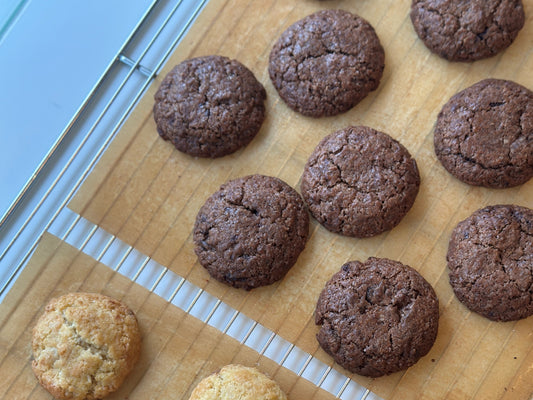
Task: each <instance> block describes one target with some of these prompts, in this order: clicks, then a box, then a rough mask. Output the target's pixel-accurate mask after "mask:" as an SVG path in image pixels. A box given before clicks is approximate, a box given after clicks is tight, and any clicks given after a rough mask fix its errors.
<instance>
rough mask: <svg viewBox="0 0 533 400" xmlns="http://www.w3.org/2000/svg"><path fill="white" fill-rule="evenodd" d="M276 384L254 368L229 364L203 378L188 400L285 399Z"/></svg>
mask: <svg viewBox="0 0 533 400" xmlns="http://www.w3.org/2000/svg"><path fill="white" fill-rule="evenodd" d="M286 399H287V396H286V395H285V393H283V391H282V390H281V389H280V387H279V386H278V384H277V383H276V382H274V381H273V380H272V379H270V378H269V377H267V376H266V375H265V374H263V373H261V372H259V371H258V370H257V369H255V368H250V367H245V366H243V365H238V364H231V365H226V366H225V367H223V368H222V369H221V370H220V371H219V372H217V373H215V374H212V375H209V376H208V377H207V378H204V379H203V380H202V381H201V382H200V383H199V384H198V386H196V388H195V389H194V390H193V392H192V393H191V397H190V398H189V400H286Z"/></svg>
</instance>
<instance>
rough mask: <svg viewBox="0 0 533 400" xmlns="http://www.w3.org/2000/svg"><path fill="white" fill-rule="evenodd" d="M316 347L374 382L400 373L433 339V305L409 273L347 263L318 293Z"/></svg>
mask: <svg viewBox="0 0 533 400" xmlns="http://www.w3.org/2000/svg"><path fill="white" fill-rule="evenodd" d="M315 323H316V324H317V325H322V326H321V328H320V331H319V332H318V334H317V339H318V342H319V343H320V346H321V347H322V348H323V349H324V350H325V351H326V352H327V353H328V354H330V355H331V356H332V357H333V359H334V360H335V361H336V362H337V363H338V364H340V365H341V366H342V367H344V368H346V369H347V370H348V371H351V372H355V373H357V374H360V375H364V376H370V377H378V376H382V375H387V374H391V373H393V372H397V371H400V370H404V369H407V368H409V367H410V366H412V365H413V364H414V363H416V362H417V361H418V360H419V359H420V358H421V357H423V356H424V355H426V354H427V353H428V352H429V350H430V349H431V347H432V346H433V343H434V342H435V338H436V337H437V330H438V323H439V302H438V299H437V296H436V294H435V291H434V290H433V288H432V287H431V285H430V284H429V283H428V282H427V281H426V280H425V279H424V278H423V277H422V276H421V275H420V274H419V273H418V272H417V271H415V270H414V269H412V268H411V267H409V266H406V265H403V264H402V263H400V262H398V261H393V260H388V259H386V258H369V259H368V260H367V261H366V262H364V263H361V262H359V261H351V262H348V263H346V264H344V265H343V266H342V268H341V270H340V271H339V272H337V273H336V274H335V275H333V277H332V278H331V279H330V280H329V281H328V282H327V283H326V285H325V287H324V289H323V290H322V292H321V293H320V296H319V298H318V303H317V306H316V312H315Z"/></svg>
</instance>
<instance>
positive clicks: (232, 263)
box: [193, 175, 309, 290]
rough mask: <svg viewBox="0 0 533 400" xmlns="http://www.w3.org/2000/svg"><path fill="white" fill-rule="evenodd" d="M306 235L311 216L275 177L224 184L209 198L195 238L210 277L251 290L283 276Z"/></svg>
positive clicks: (302, 204) (293, 193) (251, 176)
mask: <svg viewBox="0 0 533 400" xmlns="http://www.w3.org/2000/svg"><path fill="white" fill-rule="evenodd" d="M308 234H309V216H308V214H307V210H306V209H305V205H304V202H303V200H302V198H301V197H300V195H299V194H298V192H296V191H295V190H294V189H293V188H292V187H290V186H289V185H287V184H286V183H285V182H283V181H282V180H280V179H278V178H274V177H269V176H264V175H250V176H246V177H243V178H238V179H235V180H232V181H229V182H227V183H226V184H224V185H222V186H221V187H220V190H218V191H217V192H216V193H214V194H213V195H212V196H211V197H209V198H208V199H207V201H206V202H205V204H204V205H203V206H202V207H201V209H200V211H199V212H198V215H197V217H196V223H195V225H194V234H193V240H194V244H195V252H196V255H197V256H198V260H199V262H200V264H201V265H202V266H203V267H205V268H206V269H207V271H208V272H209V274H210V275H211V276H212V277H213V278H215V279H217V280H219V281H221V282H224V283H226V284H228V285H231V286H234V287H237V288H244V289H247V290H249V289H253V288H256V287H258V286H264V285H269V284H271V283H274V282H276V281H278V280H280V279H281V278H283V276H285V274H286V273H287V271H288V270H289V269H290V268H291V267H292V266H293V265H294V263H295V262H296V260H297V258H298V256H299V254H300V253H301V251H302V250H303V249H304V247H305V244H306V242H307V237H308Z"/></svg>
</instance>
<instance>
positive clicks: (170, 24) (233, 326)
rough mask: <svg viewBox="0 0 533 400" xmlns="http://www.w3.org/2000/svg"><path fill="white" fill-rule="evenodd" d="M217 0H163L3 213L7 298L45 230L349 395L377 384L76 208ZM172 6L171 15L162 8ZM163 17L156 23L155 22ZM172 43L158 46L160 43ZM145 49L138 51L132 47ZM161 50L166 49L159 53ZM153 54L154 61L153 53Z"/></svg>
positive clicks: (1, 267) (0, 228) (0, 290)
mask: <svg viewBox="0 0 533 400" xmlns="http://www.w3.org/2000/svg"><path fill="white" fill-rule="evenodd" d="M206 3H207V0H200V1H193V0H190V1H188V0H180V1H177V2H176V3H175V4H172V2H171V1H164V0H154V1H153V2H152V3H151V4H150V5H149V6H148V8H147V10H146V12H145V13H144V15H143V16H142V18H141V19H140V20H139V21H138V23H137V25H136V26H135V28H134V29H133V30H132V32H131V33H130V35H129V36H128V38H127V39H126V41H125V42H124V44H123V45H122V46H121V47H120V49H119V50H118V52H117V53H116V56H115V58H114V59H113V61H112V62H111V63H110V64H109V65H108V67H107V68H106V69H105V71H104V72H103V74H102V76H101V77H100V79H99V80H98V82H97V83H96V84H95V85H94V87H93V88H92V90H91V91H90V93H89V94H88V95H87V97H86V98H85V100H84V101H83V103H82V104H81V105H80V107H79V108H78V110H77V111H76V113H75V115H74V116H73V117H72V119H71V120H70V122H69V123H68V124H67V126H66V127H65V128H64V130H63V132H62V133H61V134H60V136H59V138H58V140H57V141H56V142H55V144H54V145H53V147H52V148H51V150H50V151H49V153H48V154H47V155H46V157H45V158H44V160H43V161H42V163H41V164H40V165H39V167H38V168H37V170H36V171H35V173H34V174H33V175H32V177H31V178H30V179H29V180H28V182H27V184H26V185H25V187H24V189H23V190H22V191H21V193H20V194H19V196H18V197H17V199H16V200H15V201H14V203H13V204H12V206H11V207H10V208H9V210H8V212H7V213H6V214H5V215H4V216H3V217H2V219H1V220H0V251H1V253H0V271H4V274H5V275H4V276H0V278H1V279H0V285H1V286H0V301H1V300H2V299H3V298H4V297H5V295H6V294H7V292H8V291H9V289H10V288H11V286H12V285H13V283H14V282H15V281H16V279H17V277H18V275H19V274H20V272H21V271H22V270H23V268H24V266H25V265H26V263H27V261H28V260H29V258H30V257H31V255H32V254H33V252H34V251H35V249H36V247H37V246H38V244H39V241H40V238H41V237H42V235H43V234H44V233H45V232H49V233H51V234H53V235H55V236H58V237H59V238H61V239H62V240H64V241H65V242H67V243H69V244H71V245H73V246H74V247H76V248H77V249H79V250H80V251H83V252H84V253H86V254H88V255H90V256H92V257H93V258H94V259H96V260H97V261H99V262H102V263H103V264H105V265H107V266H108V267H110V268H112V269H113V270H115V271H117V272H118V273H121V274H122V275H125V276H126V277H128V278H129V279H131V280H132V281H133V282H136V283H138V284H140V285H142V286H144V287H145V288H147V289H148V290H150V291H151V292H153V293H156V294H157V295H159V296H161V297H163V298H164V299H166V300H167V301H168V302H170V303H172V304H174V305H176V306H178V307H180V308H181V309H183V310H184V311H186V312H187V313H189V314H191V315H193V316H195V317H197V318H198V319H200V320H202V321H203V322H204V323H206V324H209V325H211V326H214V327H215V328H217V329H219V330H220V331H221V332H223V333H224V334H227V335H229V336H231V337H233V338H235V339H237V340H238V341H239V342H240V343H242V344H245V345H247V346H249V347H251V348H253V349H254V350H256V351H258V352H259V353H260V354H261V355H264V356H266V357H268V358H270V359H272V360H274V361H275V362H277V363H278V364H279V365H281V366H284V367H286V368H288V369H290V370H292V371H293V372H295V373H296V374H297V375H298V376H301V377H304V378H305V379H308V380H309V381H311V382H313V383H314V384H315V385H317V386H318V387H321V388H322V389H324V390H327V391H329V392H330V393H332V394H334V395H335V396H336V397H337V398H341V399H361V400H365V399H377V398H378V397H377V396H375V395H374V394H373V393H371V392H370V391H369V390H368V389H365V388H363V387H362V386H360V385H359V384H357V383H356V382H354V381H353V380H351V379H350V378H348V377H346V376H344V375H343V374H341V373H339V372H337V371H336V370H335V369H333V368H332V366H331V365H329V366H328V365H326V364H324V363H322V362H321V361H319V360H318V359H316V358H315V357H313V356H312V355H311V354H308V353H306V352H304V351H302V350H301V349H299V348H298V347H297V346H295V345H294V344H292V343H290V342H288V341H286V340H284V339H283V338H281V337H280V336H278V335H277V334H276V333H275V332H272V331H270V330H269V329H267V328H265V327H264V326H262V325H261V324H259V323H258V322H257V321H253V320H251V319H250V318H248V317H246V316H245V315H243V314H242V313H241V312H239V311H238V310H235V309H233V308H231V307H230V306H228V305H227V304H225V303H223V302H222V301H221V300H219V299H217V298H215V297H213V296H212V295H210V294H208V293H207V292H205V291H203V289H200V288H198V287H196V286H195V285H193V284H191V283H190V282H188V281H187V280H186V279H184V278H182V277H179V276H178V275H176V274H175V273H173V272H172V271H170V270H168V269H167V268H166V267H164V266H162V265H160V264H158V263H156V262H155V261H153V260H152V259H151V258H150V257H148V256H145V255H143V254H141V253H140V252H139V251H138V250H136V249H135V248H133V247H132V246H129V245H127V244H125V243H123V242H122V241H121V240H120V239H118V238H117V237H115V236H113V235H111V234H109V233H108V232H105V231H104V230H103V229H101V228H99V227H98V226H96V225H93V224H92V223H90V222H89V221H87V220H85V219H84V218H82V217H81V216H80V215H78V214H75V213H73V212H72V211H70V210H69V209H67V208H66V205H67V204H68V202H69V201H70V200H71V198H72V197H73V196H74V194H75V193H76V191H77V190H78V188H79V187H80V186H81V184H82V183H83V182H84V180H85V178H86V177H87V176H88V175H89V173H90V172H91V171H92V169H93V167H94V166H95V165H96V163H97V162H98V160H99V159H100V157H101V156H102V154H103V153H104V151H105V150H106V149H107V147H108V145H109V143H110V142H111V141H112V140H113V138H114V137H115V135H116V133H117V132H118V130H119V129H120V127H121V126H122V124H123V123H124V121H125V119H126V118H127V116H128V115H129V113H130V112H131V110H132V109H133V108H134V106H135V105H136V104H137V102H138V100H139V99H140V98H141V97H142V95H143V94H144V93H145V91H146V89H147V88H148V86H149V85H150V83H151V82H152V80H153V79H154V77H155V76H156V74H157V73H158V71H159V70H160V68H161V66H162V65H163V64H164V63H165V61H166V60H167V58H168V56H169V55H170V54H171V53H172V52H173V50H174V49H175V47H176V45H177V44H178V43H179V42H180V40H181V39H182V38H183V36H184V35H185V33H186V32H187V30H188V29H189V27H190V25H191V24H192V23H193V21H194V20H195V18H196V17H197V16H198V14H199V13H200V11H201V10H202V8H203V7H204V5H205V4H206ZM162 15H163V17H161V16H162ZM156 20H157V21H159V22H158V23H157V25H156V26H153V25H154V21H156ZM161 43H163V44H164V45H163V48H162V49H160V50H158V51H156V50H154V49H155V48H156V47H159V48H161ZM136 51H140V53H139V55H138V56H136V57H130V56H129V55H128V53H135V52H136ZM152 53H156V56H153V55H152ZM151 58H152V59H153V60H152V59H151Z"/></svg>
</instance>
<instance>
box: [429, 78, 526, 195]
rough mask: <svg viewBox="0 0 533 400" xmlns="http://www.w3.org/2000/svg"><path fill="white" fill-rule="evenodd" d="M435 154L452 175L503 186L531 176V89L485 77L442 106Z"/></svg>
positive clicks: (436, 133) (483, 184)
mask: <svg viewBox="0 0 533 400" xmlns="http://www.w3.org/2000/svg"><path fill="white" fill-rule="evenodd" d="M434 144H435V154H436V155H437V157H438V159H439V160H440V162H441V163H442V165H443V166H444V168H446V170H448V172H450V173H451V174H452V175H454V176H455V177H456V178H457V179H459V180H461V181H463V182H465V183H468V184H470V185H476V186H485V187H490V188H507V187H511V186H517V185H521V184H523V183H525V182H526V181H528V180H529V179H530V178H531V177H532V176H533V92H531V91H530V90H529V89H527V88H525V87H523V86H521V85H519V84H517V83H515V82H511V81H505V80H499V79H485V80H482V81H480V82H478V83H476V84H474V85H473V86H470V87H469V88H467V89H465V90H463V91H461V92H459V93H457V94H456V95H455V96H453V97H452V98H451V99H450V100H449V101H448V102H447V103H446V104H445V105H444V107H443V108H442V111H441V112H440V113H439V116H438V118H437V124H436V127H435V133H434Z"/></svg>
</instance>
